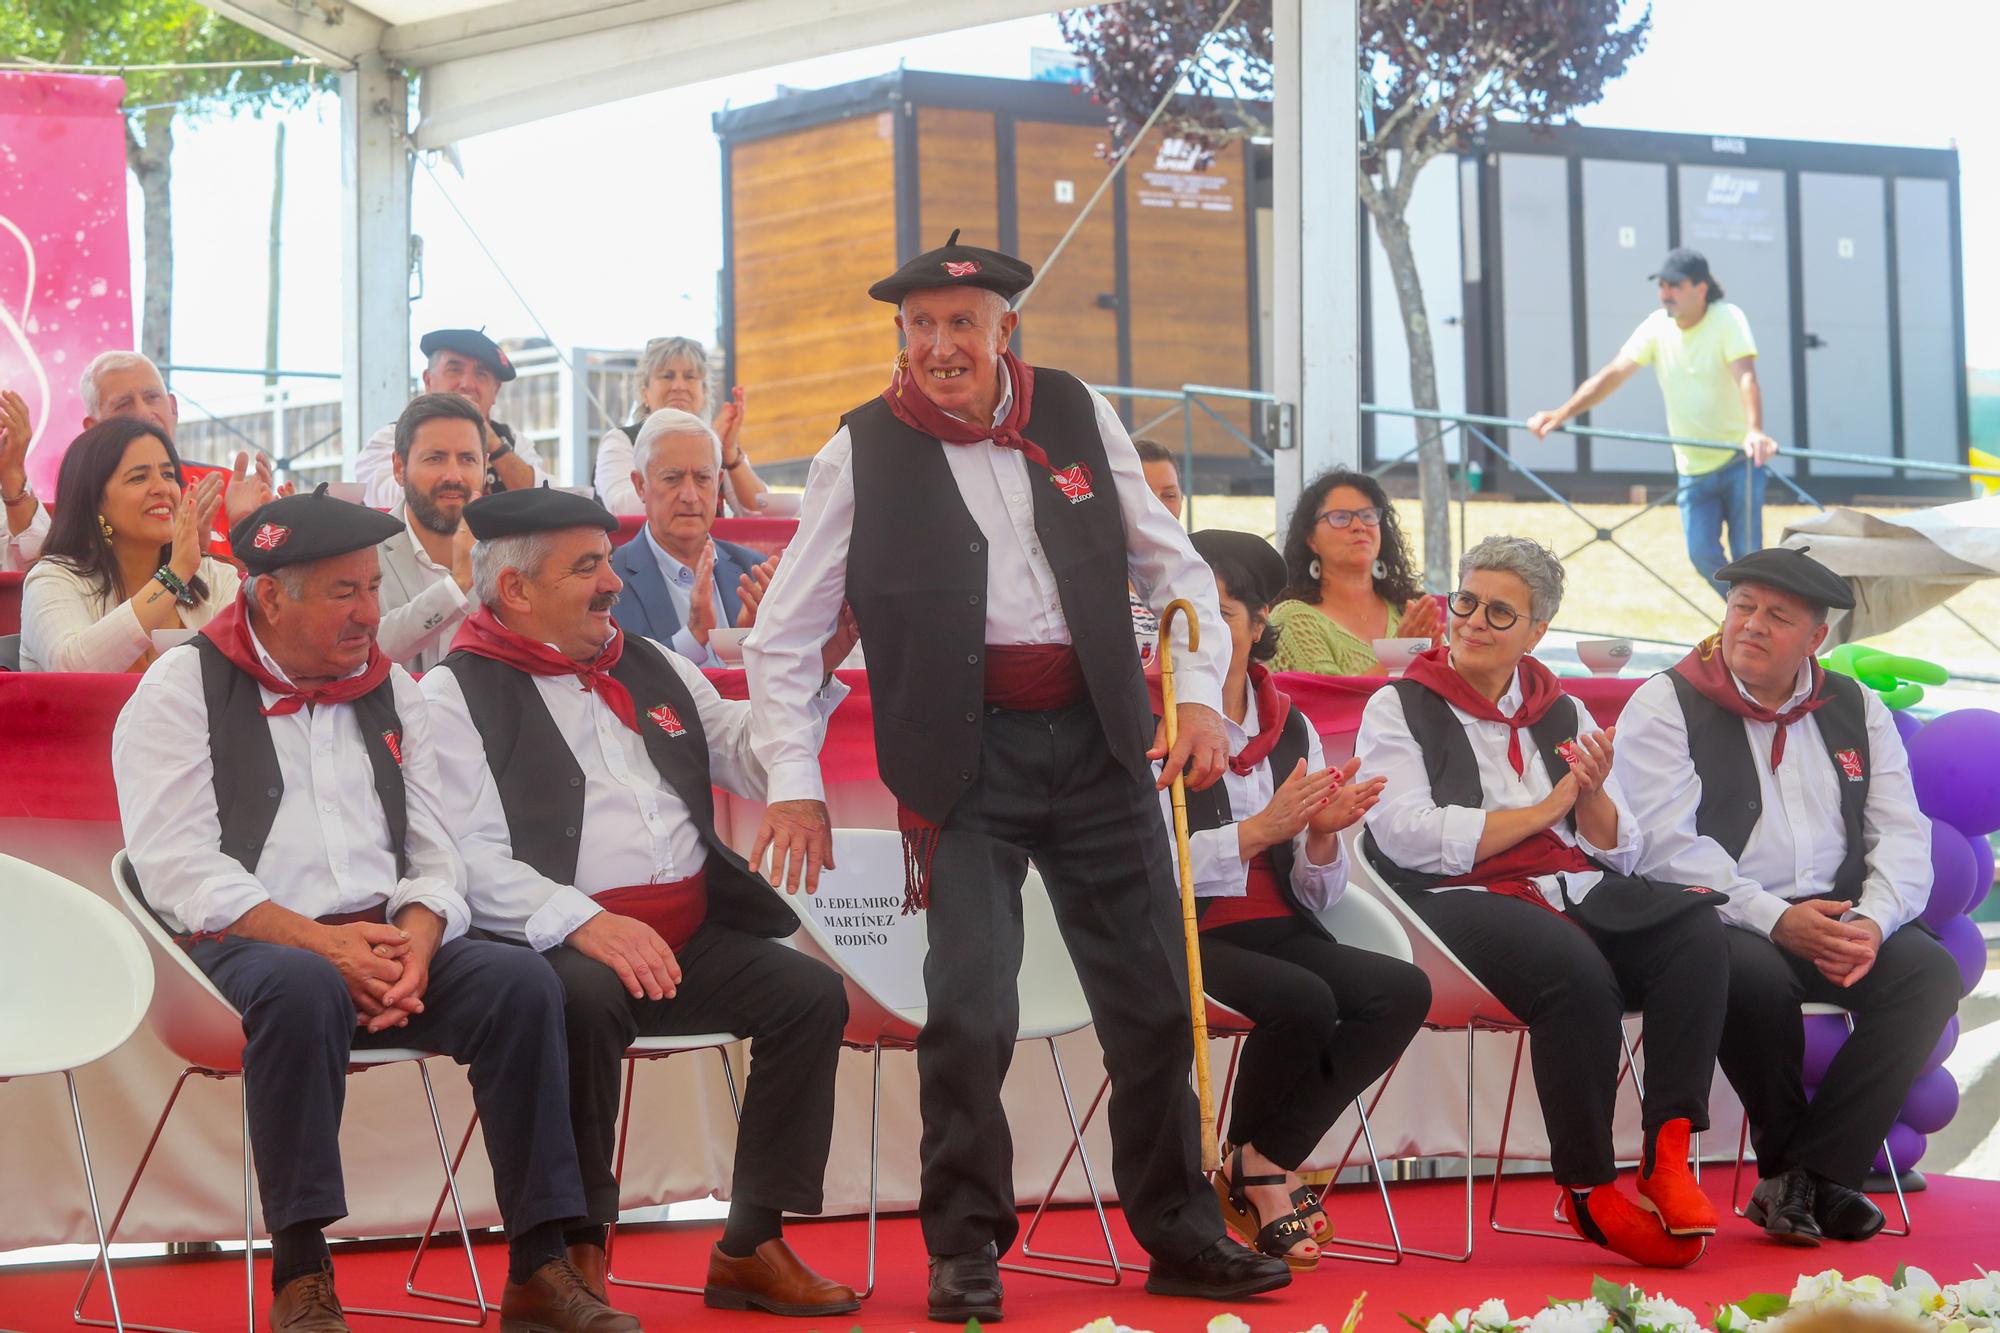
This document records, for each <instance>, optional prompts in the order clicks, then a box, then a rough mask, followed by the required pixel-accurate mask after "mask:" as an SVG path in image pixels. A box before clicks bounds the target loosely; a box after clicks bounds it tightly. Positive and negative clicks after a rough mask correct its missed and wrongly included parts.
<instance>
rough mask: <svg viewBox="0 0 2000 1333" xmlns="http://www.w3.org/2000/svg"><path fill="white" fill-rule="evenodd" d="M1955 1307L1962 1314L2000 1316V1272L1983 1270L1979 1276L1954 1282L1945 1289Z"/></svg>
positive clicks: (1948, 1298)
mask: <svg viewBox="0 0 2000 1333" xmlns="http://www.w3.org/2000/svg"><path fill="white" fill-rule="evenodd" d="M1944 1294H1945V1297H1946V1299H1947V1300H1949V1301H1950V1302H1951V1306H1952V1308H1953V1309H1955V1310H1957V1311H1959V1312H1960V1313H1961V1314H1968V1315H1984V1316H1987V1317H1989V1318H1992V1317H2000V1272H1993V1273H1985V1272H1982V1273H1981V1274H1980V1275H1979V1276H1978V1277H1971V1278H1967V1279H1966V1280H1965V1281H1963V1282H1954V1283H1952V1284H1951V1285H1950V1286H1949V1287H1946V1288H1945V1289H1944Z"/></svg>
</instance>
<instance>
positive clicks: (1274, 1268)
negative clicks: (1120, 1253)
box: [1146, 1236, 1292, 1301]
mask: <svg viewBox="0 0 2000 1333" xmlns="http://www.w3.org/2000/svg"><path fill="white" fill-rule="evenodd" d="M1291 1280H1292V1270H1291V1269H1289V1268H1287V1267H1286V1266H1285V1261H1284V1260H1283V1259H1273V1258H1271V1257H1270V1256H1269V1255H1263V1254H1257V1253H1254V1252H1252V1251H1250V1250H1246V1249H1244V1248H1243V1247H1242V1246H1241V1245H1238V1244H1237V1243H1236V1242H1235V1241H1233V1240H1231V1239H1229V1238H1228V1237H1227V1236H1225V1237H1223V1238H1222V1239H1221V1240H1219V1241H1217V1242H1215V1244H1213V1245H1211V1246H1209V1247H1208V1248H1207V1249H1205V1250H1203V1251H1202V1252H1201V1253H1200V1254H1197V1255H1195V1256H1194V1257H1193V1258H1192V1259H1183V1260H1182V1261H1181V1262H1179V1263H1168V1262H1167V1261H1166V1260H1164V1259H1155V1260H1153V1265H1152V1268H1151V1269H1150V1270H1149V1271H1148V1272H1147V1274H1146V1290H1147V1292H1148V1293H1150V1294H1151V1295H1154V1296H1193V1297H1196V1298H1198V1299H1200V1300H1205V1301H1233V1300H1236V1299H1237V1298H1238V1297H1242V1296H1255V1295H1257V1294H1258V1293H1259V1292H1265V1291H1276V1290H1277V1289H1278V1288H1280V1287H1283V1286H1288V1285H1290V1283H1291Z"/></svg>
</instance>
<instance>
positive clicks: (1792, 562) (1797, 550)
mask: <svg viewBox="0 0 2000 1333" xmlns="http://www.w3.org/2000/svg"><path fill="white" fill-rule="evenodd" d="M1811 549H1812V548H1811V547H1809V546H1798V547H1791V546H1767V547H1765V548H1764V549H1763V550H1761V551H1755V552H1752V553H1751V554H1749V555H1746V556H1744V557H1743V558H1742V559H1741V560H1734V561H1731V562H1730V563H1729V564H1726V565H1724V566H1723V567H1722V568H1721V569H1718V570H1716V571H1715V578H1716V581H1717V582H1719V583H1727V584H1728V585H1729V586H1731V587H1732V588H1733V587H1735V586H1736V585H1737V584H1739V583H1761V584H1763V585H1765V586H1766V587H1770V588H1776V589H1778V590H1779V591H1780V592H1788V593H1791V594H1793V595H1794V596H1798V597H1803V598H1805V599H1806V600H1807V601H1808V602H1811V603H1813V604H1814V605H1816V606H1824V607H1830V608H1832V609H1834V610H1836V611H1851V610H1853V609H1854V590H1853V589H1852V588H1850V587H1848V586H1847V580H1846V579H1844V578H1842V577H1840V575H1838V574H1836V573H1834V572H1833V571H1832V570H1830V569H1828V568H1827V567H1826V566H1825V565H1822V564H1821V563H1820V562H1819V561H1817V560H1815V559H1813V558H1812V557H1811V556H1809V555H1807V554H1806V552H1807V551H1809V550H1811Z"/></svg>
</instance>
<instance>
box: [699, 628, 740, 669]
mask: <svg viewBox="0 0 2000 1333" xmlns="http://www.w3.org/2000/svg"><path fill="white" fill-rule="evenodd" d="M749 637H750V631H749V630H747V629H736V628H734V627H731V628H729V629H724V628H722V627H721V626H719V625H718V626H717V627H716V628H714V629H712V630H710V631H709V632H708V647H709V651H710V652H712V653H714V654H715V655H716V656H717V657H719V658H721V659H722V660H723V661H724V662H726V663H728V664H729V665H730V666H742V665H743V641H744V640H745V639H747V638H749Z"/></svg>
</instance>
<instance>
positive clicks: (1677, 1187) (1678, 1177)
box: [1639, 1119, 1716, 1236]
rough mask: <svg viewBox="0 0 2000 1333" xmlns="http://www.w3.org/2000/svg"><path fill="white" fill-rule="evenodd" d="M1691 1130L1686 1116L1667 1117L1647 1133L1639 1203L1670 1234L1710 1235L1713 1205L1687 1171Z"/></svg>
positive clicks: (1712, 1232)
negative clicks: (1675, 1118) (1682, 1117)
mask: <svg viewBox="0 0 2000 1333" xmlns="http://www.w3.org/2000/svg"><path fill="white" fill-rule="evenodd" d="M1691 1132H1692V1126H1690V1125H1689V1124H1688V1122H1687V1121H1686V1120H1685V1119H1682V1120H1669V1121H1668V1122H1667V1123H1666V1124H1664V1125H1661V1126H1660V1127H1659V1128H1658V1129H1655V1130H1654V1131H1653V1132H1652V1133H1650V1134H1648V1135H1647V1136H1646V1151H1645V1156H1644V1158H1643V1159H1641V1161H1640V1163H1639V1206H1640V1207H1641V1208H1644V1209H1645V1210H1646V1211H1647V1212H1650V1213H1655V1214H1657V1215H1658V1216H1659V1219H1660V1225H1661V1226H1663V1227H1665V1228H1666V1231H1667V1234H1668V1235H1670V1236H1713V1235H1714V1234H1715V1227H1716V1218H1715V1205H1713V1204H1711V1203H1710V1202H1709V1201H1708V1196H1707V1195H1706V1194H1704V1193H1702V1191H1701V1185H1700V1183H1699V1182H1697V1181H1696V1180H1695V1178H1694V1173H1693V1172H1692V1171H1690V1170H1688V1135H1689V1134H1690V1133H1691Z"/></svg>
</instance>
